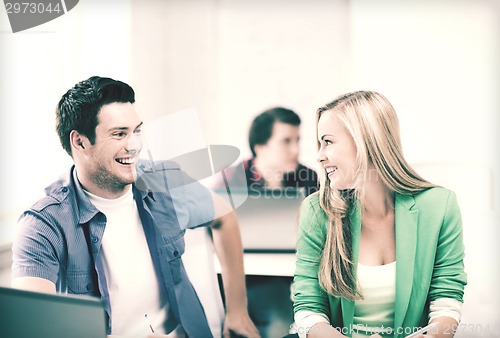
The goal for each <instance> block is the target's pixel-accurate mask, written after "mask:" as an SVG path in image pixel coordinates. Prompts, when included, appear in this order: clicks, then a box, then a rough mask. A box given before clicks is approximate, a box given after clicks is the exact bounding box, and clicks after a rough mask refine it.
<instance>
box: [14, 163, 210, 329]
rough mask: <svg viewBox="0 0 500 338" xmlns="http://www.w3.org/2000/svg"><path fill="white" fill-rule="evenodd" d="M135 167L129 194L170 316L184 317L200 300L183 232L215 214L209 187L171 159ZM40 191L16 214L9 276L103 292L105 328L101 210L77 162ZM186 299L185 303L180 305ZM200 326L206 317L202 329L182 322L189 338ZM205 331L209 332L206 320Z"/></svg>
mask: <svg viewBox="0 0 500 338" xmlns="http://www.w3.org/2000/svg"><path fill="white" fill-rule="evenodd" d="M137 172H138V179H137V181H136V182H135V184H133V188H132V189H133V195H134V199H135V201H136V204H137V207H138V211H139V215H140V218H141V221H142V224H143V227H144V232H145V235H146V240H147V242H148V246H149V250H150V253H151V257H152V260H153V265H154V267H155V270H156V274H157V276H158V280H159V284H160V286H161V287H162V288H163V292H164V293H165V294H166V295H167V297H168V301H169V305H170V308H171V311H172V315H174V316H175V318H176V319H177V320H178V321H179V322H181V323H185V321H183V318H184V316H185V315H184V316H183V312H186V311H187V312H189V313H190V314H191V315H192V314H193V313H199V312H196V311H195V312H192V311H193V307H194V308H197V310H198V311H199V308H201V304H200V303H199V300H198V298H197V296H196V293H195V292H194V289H193V288H192V286H191V283H190V282H189V280H188V277H187V274H186V271H185V270H184V266H183V264H182V260H181V256H182V254H183V253H184V232H185V229H188V228H194V227H198V226H202V225H208V224H209V223H210V222H211V221H212V220H213V219H214V211H213V202H212V199H211V196H210V192H209V191H208V190H207V189H205V188H204V187H203V186H202V185H201V184H199V183H198V182H195V181H193V180H192V179H191V178H189V177H188V176H187V175H185V174H184V173H183V172H182V171H181V170H180V168H179V166H178V165H177V164H175V163H173V162H166V161H164V162H159V163H156V164H154V166H152V165H151V164H150V163H149V162H140V163H139V165H138V167H137ZM45 192H46V195H45V197H43V198H42V199H40V200H39V201H38V202H36V203H35V204H34V205H33V206H32V207H31V208H30V209H28V210H26V211H25V212H24V213H23V214H22V215H21V217H20V219H19V228H18V233H17V236H16V239H15V241H14V244H13V265H12V277H13V278H16V277H22V276H30V277H41V278H45V279H48V280H50V281H52V282H53V283H54V284H55V285H56V289H57V291H58V292H61V293H70V294H81V295H93V296H98V297H101V298H102V299H103V301H104V304H105V308H106V312H107V314H108V332H110V329H111V324H112V323H111V320H110V319H111V311H112V309H111V308H110V301H109V294H108V290H107V283H106V276H105V274H104V269H103V265H102V259H101V255H100V248H101V240H102V237H103V234H104V229H105V227H106V216H105V215H104V214H103V213H101V212H100V211H99V210H97V209H96V208H95V207H94V205H92V203H91V202H90V201H89V199H88V198H87V196H86V195H85V193H84V191H83V189H82V186H81V185H80V183H79V181H78V179H77V174H76V169H75V167H74V166H73V167H72V168H71V170H70V172H69V174H66V175H64V176H63V177H62V178H61V179H59V180H58V181H56V182H54V183H53V184H51V185H50V186H49V187H47V188H46V189H45ZM181 298H182V302H181V301H180V299H181ZM186 302H187V303H190V304H189V305H188V307H189V308H188V309H185V310H183V307H184V308H185V307H186V305H185V304H186ZM179 307H181V308H179ZM201 311H202V312H201V313H203V309H202V308H201ZM203 316H204V315H203ZM205 324H206V319H205V318H197V324H196V326H200V327H201V329H200V331H198V332H199V333H196V330H197V329H196V330H194V331H192V333H191V335H189V330H190V328H187V327H184V326H185V325H187V324H183V327H184V329H185V330H186V332H187V333H188V335H189V336H190V337H191V336H193V337H194V336H199V337H207V335H205V333H206V331H205ZM206 329H207V330H208V332H210V331H209V329H208V324H206ZM200 332H203V333H200Z"/></svg>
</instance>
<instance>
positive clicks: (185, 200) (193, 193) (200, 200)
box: [170, 171, 215, 229]
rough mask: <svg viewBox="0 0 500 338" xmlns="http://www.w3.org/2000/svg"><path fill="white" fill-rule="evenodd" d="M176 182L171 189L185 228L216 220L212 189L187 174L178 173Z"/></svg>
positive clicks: (177, 211) (177, 212)
mask: <svg viewBox="0 0 500 338" xmlns="http://www.w3.org/2000/svg"><path fill="white" fill-rule="evenodd" d="M175 180H176V182H181V183H180V184H179V183H176V184H175V185H174V186H173V187H172V188H171V190H170V194H171V196H172V201H173V204H174V207H175V212H176V214H177V218H178V219H179V224H180V225H181V228H183V229H193V228H197V227H200V226H207V225H209V224H210V223H211V222H212V221H213V220H214V215H215V211H214V203H213V200H212V195H211V192H210V190H208V189H207V188H206V187H205V186H203V185H202V184H201V183H200V182H198V181H196V180H194V179H193V178H191V177H190V176H188V175H186V174H185V173H184V172H183V171H178V173H176V179H175Z"/></svg>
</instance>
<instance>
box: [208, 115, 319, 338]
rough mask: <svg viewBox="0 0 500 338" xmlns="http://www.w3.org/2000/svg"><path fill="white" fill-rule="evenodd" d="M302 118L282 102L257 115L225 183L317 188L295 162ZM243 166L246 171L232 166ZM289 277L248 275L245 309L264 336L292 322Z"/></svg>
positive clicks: (258, 188)
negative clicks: (247, 153)
mask: <svg viewBox="0 0 500 338" xmlns="http://www.w3.org/2000/svg"><path fill="white" fill-rule="evenodd" d="M300 123H301V120H300V117H299V116H298V115H297V114H296V113H295V112H294V111H292V110H290V109H286V108H283V107H275V108H272V109H269V110H266V111H264V112H263V113H261V114H260V115H258V116H257V117H256V118H255V119H254V120H253V122H252V125H251V126H250V131H249V136H248V141H249V145H250V150H251V151H252V155H253V157H252V158H250V159H247V160H245V161H243V163H239V164H238V165H237V166H235V167H233V168H229V169H226V170H225V179H226V180H227V181H226V184H227V187H231V188H238V187H247V188H248V194H249V198H252V194H255V196H257V195H260V193H259V192H262V190H273V191H285V192H287V191H289V190H292V191H296V190H303V193H304V194H305V195H306V196H307V195H309V194H311V193H313V192H315V191H317V190H318V177H317V174H316V172H315V171H314V170H312V169H310V168H308V167H306V166H304V165H302V164H300V163H299V141H300V130H299V128H300ZM241 165H243V168H244V171H243V170H236V169H235V168H236V167H239V168H241ZM243 172H244V173H245V175H243V174H242V173H243ZM216 189H217V190H222V191H224V189H226V186H225V184H224V183H223V182H217V183H216ZM276 195H284V196H286V193H285V194H276ZM269 226H272V224H269ZM262 235H263V236H265V234H262ZM283 235H284V236H285V235H286V234H283ZM292 280H293V277H285V276H257V275H247V276H246V286H247V293H248V310H249V313H250V317H251V319H252V320H253V322H254V323H255V325H256V326H257V328H258V329H259V333H260V334H261V336H262V337H263V338H275V337H281V336H284V335H286V334H288V331H289V328H290V325H291V324H292V323H293V303H292V301H291V298H290V287H291V283H292Z"/></svg>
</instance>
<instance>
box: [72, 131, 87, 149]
mask: <svg viewBox="0 0 500 338" xmlns="http://www.w3.org/2000/svg"><path fill="white" fill-rule="evenodd" d="M88 141H89V139H88V138H87V137H86V136H83V135H81V134H80V133H79V132H77V131H76V130H72V131H71V133H70V134H69V142H70V143H71V148H72V149H75V150H84V149H85V145H86V144H88Z"/></svg>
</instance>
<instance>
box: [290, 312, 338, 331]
mask: <svg viewBox="0 0 500 338" xmlns="http://www.w3.org/2000/svg"><path fill="white" fill-rule="evenodd" d="M294 319H295V329H296V330H297V334H298V335H299V337H300V338H306V337H307V333H309V330H310V329H311V327H313V326H314V325H316V324H318V323H327V324H330V321H329V320H328V317H327V316H326V315H324V314H322V313H314V312H311V311H307V310H301V311H299V312H297V313H296V314H295V318H294Z"/></svg>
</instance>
